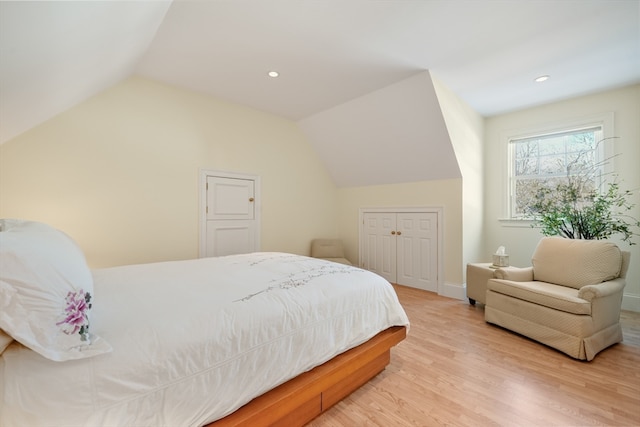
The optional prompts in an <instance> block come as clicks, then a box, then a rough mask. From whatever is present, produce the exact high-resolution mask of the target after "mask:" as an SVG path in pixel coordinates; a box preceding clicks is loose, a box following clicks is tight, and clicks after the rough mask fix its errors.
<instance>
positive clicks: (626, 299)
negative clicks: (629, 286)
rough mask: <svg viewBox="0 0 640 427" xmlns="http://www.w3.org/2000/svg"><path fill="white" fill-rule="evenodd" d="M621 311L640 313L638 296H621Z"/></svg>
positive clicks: (639, 298)
mask: <svg viewBox="0 0 640 427" xmlns="http://www.w3.org/2000/svg"><path fill="white" fill-rule="evenodd" d="M622 309H623V310H627V311H636V312H639V313H640V295H633V294H624V295H623V296H622Z"/></svg>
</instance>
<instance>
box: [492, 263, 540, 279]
mask: <svg viewBox="0 0 640 427" xmlns="http://www.w3.org/2000/svg"><path fill="white" fill-rule="evenodd" d="M493 277H494V278H495V279H504V280H511V281H513V282H530V281H532V280H533V267H524V268H520V267H504V268H498V269H497V270H496V271H495V272H494V273H493Z"/></svg>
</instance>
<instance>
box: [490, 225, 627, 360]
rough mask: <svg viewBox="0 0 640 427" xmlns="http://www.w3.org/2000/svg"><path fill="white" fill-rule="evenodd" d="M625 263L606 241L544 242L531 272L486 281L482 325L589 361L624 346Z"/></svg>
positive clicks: (500, 273)
mask: <svg viewBox="0 0 640 427" xmlns="http://www.w3.org/2000/svg"><path fill="white" fill-rule="evenodd" d="M629 259H630V253H629V252H622V251H620V249H619V248H618V247H617V246H616V245H615V244H613V243H610V242H606V241H602V240H573V239H564V238H560V237H545V238H543V239H541V240H540V242H539V243H538V246H537V247H536V249H535V252H534V254H533V257H532V260H531V261H532V266H531V267H527V268H514V267H510V268H508V269H497V270H496V272H495V273H494V278H493V279H489V281H488V282H487V291H486V305H485V320H486V321H487V322H489V323H493V324H496V325H499V326H502V327H503V328H506V329H509V330H512V331H514V332H517V333H519V334H522V335H525V336H527V337H529V338H532V339H534V340H536V341H539V342H541V343H543V344H546V345H548V346H550V347H553V348H555V349H557V350H560V351H562V352H564V353H566V354H568V355H569V356H571V357H574V358H576V359H582V360H592V359H593V358H594V357H595V355H596V354H597V353H598V352H600V351H601V350H603V349H605V348H607V347H609V346H611V345H613V344H615V343H618V342H620V341H622V328H621V326H620V308H621V305H622V293H623V289H624V286H625V276H626V272H627V269H628V266H629Z"/></svg>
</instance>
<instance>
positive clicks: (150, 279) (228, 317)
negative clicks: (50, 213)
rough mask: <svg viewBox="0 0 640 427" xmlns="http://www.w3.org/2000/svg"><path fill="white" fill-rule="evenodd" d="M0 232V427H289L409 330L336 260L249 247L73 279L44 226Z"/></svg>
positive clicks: (385, 291) (370, 368)
mask: <svg viewBox="0 0 640 427" xmlns="http://www.w3.org/2000/svg"><path fill="white" fill-rule="evenodd" d="M0 226H2V228H1V229H0V230H1V232H0V329H1V330H2V331H3V335H4V337H5V339H4V342H5V343H6V342H7V341H9V343H8V344H5V345H2V342H3V339H2V337H1V336H0V352H2V356H1V357H0V402H1V406H0V410H1V415H0V425H2V426H6V427H12V426H14V425H15V426H21V425H30V426H59V425H65V426H87V425H92V426H93V425H118V426H122V425H136V426H202V425H212V426H223V425H243V424H244V425H252V426H254V425H259V424H263V425H277V424H278V423H280V424H281V425H302V424H304V423H306V422H308V421H310V420H311V419H313V418H314V417H315V416H317V415H318V414H319V413H321V412H322V411H324V410H326V409H327V408H328V407H330V406H331V405H333V404H335V403H336V402H337V401H339V400H340V399H342V398H343V397H344V396H346V395H347V394H349V393H350V392H351V391H353V390H354V389H355V388H357V387H359V386H361V385H362V384H363V383H364V382H366V381H368V380H369V379H370V378H371V377H373V376H375V375H376V374H377V373H379V372H380V371H381V370H382V369H384V367H385V366H386V365H387V364H388V363H389V351H390V348H391V347H392V346H393V345H395V344H397V343H398V342H400V341H401V340H402V339H403V338H404V337H405V333H406V330H407V328H408V326H409V321H408V319H407V317H406V314H405V312H404V311H403V309H402V307H401V305H400V304H399V302H398V299H397V296H396V294H395V292H394V290H393V287H392V286H391V285H390V284H389V283H388V282H387V281H385V280H384V279H382V278H381V277H379V276H377V275H375V274H373V273H371V272H368V271H365V270H362V269H359V268H356V267H352V266H347V265H342V264H337V263H333V262H330V261H325V260H320V259H314V258H308V257H303V256H298V255H292V254H285V253H277V252H262V253H253V254H243V255H233V256H226V257H217V258H203V259H195V260H184V261H171V262H160V263H152V264H141V265H131V266H122V267H114V268H106V269H97V270H89V269H88V267H86V262H84V255H83V254H82V253H81V251H80V250H79V248H78V247H77V245H76V244H75V242H73V241H72V240H71V239H70V238H69V237H68V236H66V235H65V234H64V233H62V232H60V231H58V230H55V229H52V228H50V227H49V226H46V225H44V224H41V223H33V222H28V221H18V220H1V221H0ZM36 243H38V245H37V246H36V245H35V244H36ZM34 252H36V253H37V255H38V256H34ZM41 252H44V255H43V254H42V253H41ZM34 263H36V264H34ZM52 265H53V266H52ZM32 282H33V283H32ZM42 282H44V284H43V283H42ZM80 290H82V292H83V293H82V294H81V296H82V297H83V298H84V297H86V295H87V294H90V297H86V298H84V299H83V298H77V297H78V292H79V291H80ZM89 290H90V291H89ZM43 299H44V300H45V303H43V302H42V301H41V300H43ZM79 312H80V314H82V316H78V315H77V314H78V313H79ZM34 313H35V314H34ZM25 324H26V326H25ZM43 324H44V326H42V325H43ZM52 325H53V326H52ZM39 328H40V329H41V330H39ZM47 328H49V329H47ZM2 347H6V348H5V349H4V351H2Z"/></svg>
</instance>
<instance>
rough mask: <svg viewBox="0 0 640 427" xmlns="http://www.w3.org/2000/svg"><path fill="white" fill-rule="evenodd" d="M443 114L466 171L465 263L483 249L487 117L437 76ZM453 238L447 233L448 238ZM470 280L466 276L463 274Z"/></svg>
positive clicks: (464, 268)
mask: <svg viewBox="0 0 640 427" xmlns="http://www.w3.org/2000/svg"><path fill="white" fill-rule="evenodd" d="M433 83H434V87H435V90H436V94H437V95H438V101H439V103H440V108H441V109H442V115H443V117H444V120H445V123H446V125H447V131H448V132H449V137H450V138H451V144H452V145H453V149H454V151H455V153H456V159H457V161H458V165H459V168H460V172H461V174H462V194H461V198H462V223H461V224H460V227H461V228H462V243H461V245H462V263H461V265H460V266H459V268H460V270H461V271H462V274H463V277H464V276H466V265H467V263H470V262H476V260H477V259H478V258H479V257H480V256H481V253H482V249H483V216H482V200H483V197H484V185H483V183H484V179H483V174H484V169H483V166H484V164H483V162H482V158H483V154H482V153H483V148H484V146H483V144H484V118H483V117H482V116H480V114H478V113H477V112H475V111H474V110H473V109H472V108H471V107H470V106H469V105H468V104H467V103H466V102H464V101H463V100H462V99H460V98H459V97H458V96H457V95H456V94H455V93H453V92H452V91H451V90H450V89H449V88H448V87H447V86H445V85H444V84H442V83H441V82H440V81H439V80H438V79H437V78H433ZM448 239H449V238H448V237H447V240H448ZM463 280H464V281H465V282H466V277H464V278H463Z"/></svg>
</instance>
